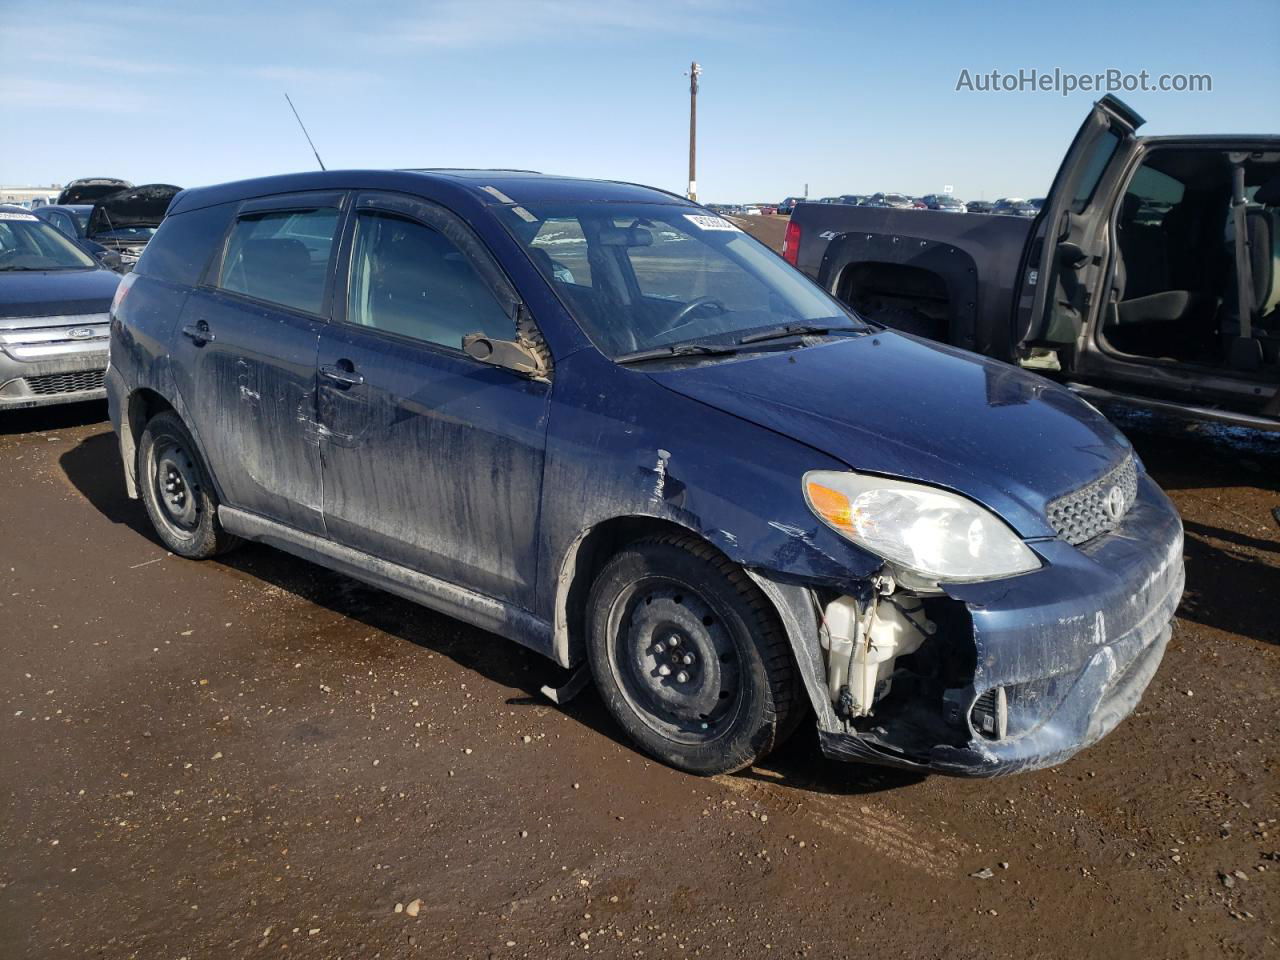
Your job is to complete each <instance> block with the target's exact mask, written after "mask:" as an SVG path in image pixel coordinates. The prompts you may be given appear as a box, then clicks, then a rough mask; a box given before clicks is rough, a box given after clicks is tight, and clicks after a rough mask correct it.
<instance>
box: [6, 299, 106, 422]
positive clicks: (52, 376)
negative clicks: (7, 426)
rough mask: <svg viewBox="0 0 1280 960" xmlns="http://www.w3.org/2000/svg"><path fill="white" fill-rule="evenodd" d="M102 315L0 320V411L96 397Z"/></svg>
mask: <svg viewBox="0 0 1280 960" xmlns="http://www.w3.org/2000/svg"><path fill="white" fill-rule="evenodd" d="M106 324H107V321H106V315H105V314H86V315H83V316H72V317H33V318H21V319H14V320H3V321H0V410H13V409H24V408H27V407H43V406H48V405H50V404H56V403H75V402H78V401H81V400H101V399H102V398H103V397H105V396H106V395H107V393H106V388H105V386H104V378H105V375H106V370H107V357H108V343H107V325H106Z"/></svg>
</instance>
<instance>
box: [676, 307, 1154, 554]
mask: <svg viewBox="0 0 1280 960" xmlns="http://www.w3.org/2000/svg"><path fill="white" fill-rule="evenodd" d="M651 376H652V377H653V379H654V380H656V381H657V382H658V383H660V384H662V385H663V386H664V387H666V388H668V389H670V390H673V391H675V392H676V393H679V394H682V395H684V396H686V397H690V398H691V399H694V400H698V401H700V402H702V403H705V404H707V405H709V406H712V407H716V408H718V409H720V410H723V411H725V412H727V413H731V414H733V415H735V416H737V417H741V418H742V419H744V420H748V421H750V422H752V423H756V424H758V425H760V426H762V427H766V428H768V429H770V430H773V431H775V432H777V433H780V434H782V435H784V436H787V437H791V438H793V439H795V440H798V441H799V442H801V443H803V444H806V445H807V446H810V447H813V448H814V449H816V450H820V451H822V452H823V453H826V454H828V455H830V456H832V457H834V458H836V459H838V460H842V461H843V462H845V463H847V464H848V465H849V466H850V467H851V468H853V469H855V470H859V471H864V472H868V473H876V474H883V475H886V476H893V477H902V478H904V479H908V480H919V481H922V482H924V483H929V484H933V485H935V486H941V487H947V488H949V489H951V490H954V491H956V492H959V493H962V494H965V495H967V496H969V497H970V498H972V499H974V500H976V501H978V502H979V503H982V504H984V505H985V506H987V507H988V508H989V509H991V510H993V511H994V512H995V513H997V514H998V515H1000V516H1001V517H1003V518H1004V519H1005V521H1006V522H1008V523H1009V524H1010V525H1011V526H1012V527H1013V528H1014V529H1015V530H1017V531H1018V532H1019V533H1020V534H1022V535H1023V536H1024V537H1039V536H1046V537H1052V536H1054V535H1055V533H1054V530H1053V528H1052V527H1051V526H1050V525H1049V523H1048V520H1047V518H1046V516H1045V505H1046V503H1047V502H1048V501H1050V500H1052V499H1054V498H1055V497H1058V496H1060V495H1062V494H1064V493H1068V492H1070V491H1072V490H1075V489H1077V488H1078V487H1081V486H1083V485H1084V484H1086V483H1088V482H1089V481H1091V480H1094V479H1096V478H1097V477H1098V476H1099V475H1101V474H1103V473H1105V472H1106V471H1107V470H1108V469H1109V468H1110V467H1111V466H1113V465H1114V464H1116V463H1117V462H1118V461H1119V460H1120V459H1121V458H1123V457H1124V456H1125V454H1126V453H1128V451H1129V450H1130V449H1131V448H1130V446H1129V442H1128V440H1126V439H1125V438H1124V436H1123V435H1121V434H1120V432H1119V431H1118V430H1116V428H1115V427H1113V426H1112V425H1111V424H1110V423H1109V422H1107V420H1106V419H1105V418H1104V417H1103V416H1102V415H1101V414H1100V413H1098V412H1097V411H1096V410H1094V409H1093V408H1092V407H1091V406H1089V405H1088V404H1086V403H1085V402H1084V401H1082V400H1080V399H1079V398H1078V397H1076V396H1075V395H1073V394H1072V393H1070V392H1069V391H1067V390H1066V389H1064V388H1062V387H1059V386H1058V385H1056V384H1053V383H1050V382H1049V381H1048V380H1045V379H1043V378H1041V377H1038V376H1035V375H1033V374H1029V373H1027V372H1025V371H1023V370H1019V369H1018V368H1017V367H1012V366H1009V365H1007V364H1003V363H998V362H996V361H994V360H988V359H985V358H983V357H979V356H976V355H974V354H969V353H965V352H964V351H961V350H956V349H954V348H952V347H947V346H943V345H941V344H936V343H931V342H928V341H924V340H917V339H915V338H912V337H907V336H904V335H902V334H898V333H892V332H889V331H882V332H877V333H875V334H873V335H868V336H861V337H856V338H853V339H843V340H835V341H829V342H827V343H824V344H821V345H818V346H812V347H808V348H805V349H800V350H790V351H784V352H780V353H767V354H759V355H754V356H751V357H748V358H744V359H741V360H729V361H721V362H718V363H706V364H702V365H699V366H695V367H686V368H681V369H675V370H669V371H664V372H662V373H654V374H651Z"/></svg>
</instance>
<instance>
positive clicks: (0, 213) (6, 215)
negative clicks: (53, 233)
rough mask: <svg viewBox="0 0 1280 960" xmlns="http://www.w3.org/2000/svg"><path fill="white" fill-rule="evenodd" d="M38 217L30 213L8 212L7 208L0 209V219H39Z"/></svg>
mask: <svg viewBox="0 0 1280 960" xmlns="http://www.w3.org/2000/svg"><path fill="white" fill-rule="evenodd" d="M39 219H40V218H39V217H37V216H35V215H33V214H30V213H10V212H9V211H8V210H0V220H39Z"/></svg>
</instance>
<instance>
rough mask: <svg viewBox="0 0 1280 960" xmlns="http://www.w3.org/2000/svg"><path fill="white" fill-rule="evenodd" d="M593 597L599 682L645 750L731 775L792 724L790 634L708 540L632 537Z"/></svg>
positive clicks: (685, 766)
mask: <svg viewBox="0 0 1280 960" xmlns="http://www.w3.org/2000/svg"><path fill="white" fill-rule="evenodd" d="M588 603H589V609H588V653H589V657H590V662H591V669H592V674H593V676H594V677H595V681H596V686H597V688H598V689H599V690H600V694H601V696H602V697H603V699H604V701H605V704H606V705H607V706H608V708H609V711H610V712H611V713H612V714H613V716H614V718H615V719H616V720H617V721H618V722H619V723H620V724H621V725H622V727H623V728H624V729H625V730H626V731H627V733H628V734H629V735H630V736H631V738H632V739H633V740H635V741H636V743H637V744H638V745H639V746H640V747H641V748H642V749H644V750H645V751H646V752H647V753H649V754H651V755H652V756H654V757H656V758H657V759H659V760H661V761H663V762H664V763H668V764H670V765H671V766H674V767H678V768H680V769H682V770H687V771H689V772H691V773H699V774H716V773H726V772H730V771H733V770H739V769H741V768H742V767H745V766H748V765H750V764H751V763H753V762H754V761H756V760H757V759H759V758H760V757H762V756H764V755H765V754H767V753H768V752H769V751H770V750H772V749H773V748H774V747H775V746H776V745H777V744H778V743H779V742H781V738H782V737H783V736H784V735H785V733H786V732H788V731H789V730H790V729H791V726H790V725H788V724H787V717H788V715H790V714H792V712H793V711H795V710H800V709H802V708H801V706H800V704H799V701H798V689H797V682H796V677H795V668H794V663H793V661H792V658H791V651H790V647H789V645H788V643H787V640H786V637H785V635H784V634H783V631H782V628H781V626H780V625H779V624H778V622H777V617H776V615H775V614H774V612H773V609H772V607H771V606H770V605H769V603H768V601H767V600H766V599H765V597H764V596H763V595H762V594H761V593H760V591H759V588H757V587H756V586H755V584H754V583H752V581H751V580H750V578H749V577H747V576H746V574H745V573H743V571H742V570H741V569H740V568H738V567H737V566H736V565H735V564H733V563H732V562H731V561H730V560H729V559H728V558H727V557H725V556H724V555H723V554H721V553H719V552H718V551H716V550H715V549H714V548H712V547H711V546H710V545H708V544H706V543H704V542H702V541H700V540H698V539H696V538H694V537H690V536H681V535H673V536H669V537H660V538H654V539H648V540H642V541H639V542H637V543H634V544H631V545H630V546H628V547H627V548H625V549H624V550H622V551H621V552H620V553H619V554H617V555H616V556H615V557H613V558H612V559H611V560H610V561H609V563H608V564H606V565H605V567H604V569H603V570H602V571H601V572H600V575H599V576H598V577H597V579H596V582H595V585H594V586H593V587H592V591H591V596H590V598H589V600H588Z"/></svg>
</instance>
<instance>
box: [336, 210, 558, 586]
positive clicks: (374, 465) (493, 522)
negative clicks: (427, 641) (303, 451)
mask: <svg viewBox="0 0 1280 960" xmlns="http://www.w3.org/2000/svg"><path fill="white" fill-rule="evenodd" d="M344 251H346V252H344V253H343V255H342V259H343V261H344V262H345V263H346V265H347V267H348V269H347V272H346V280H345V283H343V284H342V287H343V290H342V293H341V299H342V300H344V301H345V305H344V306H339V307H338V308H336V309H335V319H337V320H339V321H340V322H337V323H335V324H333V325H332V326H331V327H330V328H329V329H327V330H325V332H324V333H323V335H322V337H321V341H320V354H319V403H320V423H321V426H322V428H323V441H322V448H321V449H322V456H323V460H324V519H325V526H326V528H327V530H328V532H329V535H330V536H331V537H332V538H333V539H335V540H337V541H339V542H341V543H344V544H346V545H348V546H352V547H355V548H356V549H359V550H363V551H365V552H367V553H371V554H373V555H375V556H377V557H380V558H383V559H386V560H390V561H392V562H394V563H397V564H400V565H403V566H407V567H411V568H413V569H415V570H418V571H420V572H422V573H426V574H428V575H430V576H434V577H437V578H439V579H442V580H446V581H449V582H450V583H454V584H458V585H461V586H464V587H467V588H469V589H472V590H475V591H478V592H480V593H483V594H486V595H488V596H492V597H496V598H498V599H501V600H504V601H506V602H509V603H513V604H516V605H519V606H524V607H525V608H529V607H530V606H531V605H532V601H533V588H534V585H535V583H536V575H537V530H538V505H539V500H540V494H541V487H542V465H543V452H544V447H545V438H546V427H547V413H548V401H549V397H550V385H549V384H548V383H545V382H539V381H534V380H530V379H527V378H525V377H522V376H519V375H517V374H515V373H512V372H511V371H509V370H504V369H500V368H497V367H493V366H488V365H486V364H482V363H480V362H478V361H476V360H473V359H471V358H470V357H468V356H467V355H466V354H464V353H463V352H462V337H463V336H464V335H465V334H468V333H477V332H483V333H485V334H487V335H488V336H490V337H494V338H498V339H504V340H510V339H515V336H516V330H515V321H514V319H513V318H514V316H515V308H516V305H517V303H518V302H519V301H518V296H517V294H516V293H515V291H514V289H513V288H512V287H511V285H510V283H509V281H508V280H507V279H506V277H505V275H504V274H503V272H502V271H501V270H500V269H499V268H498V266H497V264H496V263H495V262H494V261H493V259H492V258H491V257H490V255H489V254H488V252H487V251H486V250H485V249H484V247H483V246H482V245H481V244H480V242H479V241H478V240H477V238H476V237H475V236H474V234H472V233H471V231H470V229H469V228H467V227H466V226H465V225H464V224H463V223H462V222H461V221H460V220H459V219H458V218H456V217H454V216H453V215H452V214H450V213H449V212H448V211H446V210H445V209H444V208H442V207H440V206H438V205H436V204H432V203H428V202H426V201H423V200H419V199H416V198H411V197H405V196H401V195H396V194H380V193H367V194H362V195H360V196H359V197H358V198H357V202H356V204H355V208H354V211H353V216H352V217H351V225H350V227H349V228H348V232H347V239H346V241H344Z"/></svg>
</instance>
